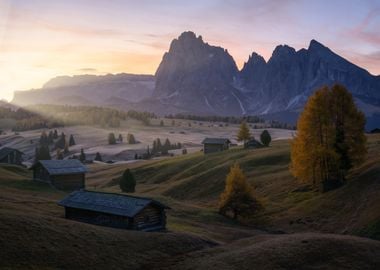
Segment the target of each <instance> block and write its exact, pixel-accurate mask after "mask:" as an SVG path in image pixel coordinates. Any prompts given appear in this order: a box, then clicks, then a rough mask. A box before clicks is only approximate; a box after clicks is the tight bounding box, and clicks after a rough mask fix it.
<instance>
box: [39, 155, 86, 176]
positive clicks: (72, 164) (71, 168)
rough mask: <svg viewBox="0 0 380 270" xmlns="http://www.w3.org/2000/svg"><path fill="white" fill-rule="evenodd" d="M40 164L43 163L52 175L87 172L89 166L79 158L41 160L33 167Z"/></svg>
mask: <svg viewBox="0 0 380 270" xmlns="http://www.w3.org/2000/svg"><path fill="white" fill-rule="evenodd" d="M38 164H41V165H42V166H43V167H44V168H45V169H46V170H47V171H48V172H49V174H50V175H62V174H78V173H86V172H87V168H86V167H85V166H84V165H83V164H82V163H81V162H80V161H79V160H77V159H67V160H40V161H38V162H37V163H36V164H35V165H33V167H32V169H33V168H35V167H36V166H37V165H38Z"/></svg>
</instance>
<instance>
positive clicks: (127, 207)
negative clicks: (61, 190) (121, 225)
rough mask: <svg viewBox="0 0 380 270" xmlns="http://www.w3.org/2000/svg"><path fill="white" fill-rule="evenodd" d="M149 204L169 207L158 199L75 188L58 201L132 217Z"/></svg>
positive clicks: (76, 206) (70, 205)
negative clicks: (75, 189)
mask: <svg viewBox="0 0 380 270" xmlns="http://www.w3.org/2000/svg"><path fill="white" fill-rule="evenodd" d="M149 204H155V205H157V206H158V207H160V208H163V209H165V208H166V209H170V208H169V207H167V206H165V205H163V204H161V203H160V202H158V201H155V200H152V199H149V198H143V197H135V196H130V195H124V194H116V193H106V192H97V191H88V190H77V191H74V192H72V193H71V194H70V195H69V196H67V197H66V198H64V199H63V200H61V201H60V202H58V205H61V206H64V207H71V208H79V209H84V210H90V211H96V212H102V213H108V214H113V215H118V216H126V217H134V216H135V215H136V214H138V213H139V212H141V211H142V210H143V209H144V208H145V207H146V206H148V205H149Z"/></svg>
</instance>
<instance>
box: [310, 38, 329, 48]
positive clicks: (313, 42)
mask: <svg viewBox="0 0 380 270" xmlns="http://www.w3.org/2000/svg"><path fill="white" fill-rule="evenodd" d="M326 48H327V47H326V46H324V45H323V44H322V43H320V42H318V41H316V40H315V39H312V40H311V41H310V44H309V50H312V49H326Z"/></svg>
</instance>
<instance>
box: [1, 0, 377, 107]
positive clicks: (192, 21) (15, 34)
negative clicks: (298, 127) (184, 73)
mask: <svg viewBox="0 0 380 270" xmlns="http://www.w3.org/2000/svg"><path fill="white" fill-rule="evenodd" d="M189 30H190V31H194V32H195V33H196V34H197V35H201V36H202V37H203V40H204V41H206V42H208V43H209V44H211V45H217V46H221V47H223V48H226V49H227V50H228V52H229V53H230V54H231V55H232V56H233V57H234V59H235V61H236V63H237V65H238V67H239V68H241V67H242V65H243V64H244V62H245V61H246V60H247V59H248V57H249V55H250V54H251V53H252V52H257V53H259V54H261V55H262V56H263V57H264V58H265V59H266V60H268V59H269V58H270V56H271V54H272V51H273V50H274V48H275V47H276V46H277V45H280V44H287V45H289V46H292V47H294V48H296V49H297V50H298V49H301V48H307V47H308V45H309V42H310V40H311V39H316V40H317V41H319V42H321V43H322V44H324V45H325V46H328V47H329V48H330V49H332V50H333V51H335V52H337V53H338V54H340V55H341V56H343V57H345V58H346V59H348V60H349V61H351V62H353V63H355V64H356V65H359V66H361V67H363V68H365V69H367V70H368V71H369V72H370V73H372V74H374V75H379V74H380V0H319V1H313V0H191V1H189V0H134V1H132V0H131V1H130V0H65V1H60V0H0V99H7V100H11V99H12V97H13V92H14V91H15V90H27V89H31V88H40V87H42V85H43V84H44V83H45V82H47V81H48V80H49V79H51V78H53V77H55V76H59V75H78V74H97V75H101V74H107V73H121V72H126V73H139V74H154V73H155V70H156V69H157V67H158V65H159V63H160V61H161V59H162V56H163V54H164V53H165V52H166V51H167V50H168V48H169V45H170V42H171V41H172V40H173V39H174V38H176V37H178V36H179V35H180V34H181V33H182V32H184V31H189Z"/></svg>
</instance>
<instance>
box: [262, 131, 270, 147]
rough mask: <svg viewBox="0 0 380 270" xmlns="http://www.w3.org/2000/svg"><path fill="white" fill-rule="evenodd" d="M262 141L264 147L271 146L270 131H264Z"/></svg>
mask: <svg viewBox="0 0 380 270" xmlns="http://www.w3.org/2000/svg"><path fill="white" fill-rule="evenodd" d="M260 141H261V143H262V144H263V145H265V146H269V144H270V142H271V141H272V137H271V136H270V134H269V132H268V130H266V129H265V130H264V131H263V132H262V133H261V135H260Z"/></svg>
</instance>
